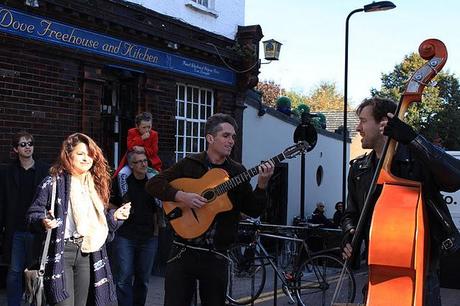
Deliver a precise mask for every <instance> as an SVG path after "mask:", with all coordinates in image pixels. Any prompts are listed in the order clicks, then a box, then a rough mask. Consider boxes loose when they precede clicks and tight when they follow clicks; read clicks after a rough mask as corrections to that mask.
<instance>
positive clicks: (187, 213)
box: [163, 168, 233, 239]
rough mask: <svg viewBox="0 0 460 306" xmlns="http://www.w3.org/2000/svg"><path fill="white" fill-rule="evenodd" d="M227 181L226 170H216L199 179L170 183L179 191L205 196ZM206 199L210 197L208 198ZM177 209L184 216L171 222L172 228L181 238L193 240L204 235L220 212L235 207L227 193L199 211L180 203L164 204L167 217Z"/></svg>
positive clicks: (182, 179) (209, 202) (178, 180)
mask: <svg viewBox="0 0 460 306" xmlns="http://www.w3.org/2000/svg"><path fill="white" fill-rule="evenodd" d="M227 180H229V176H228V174H227V172H226V171H225V170H223V169H220V168H214V169H211V170H209V171H208V172H206V174H205V175H203V176H202V177H201V178H199V179H193V178H180V179H176V180H174V181H172V182H170V184H171V186H173V187H174V188H176V189H178V190H182V191H184V192H193V193H197V194H199V195H202V196H204V193H205V192H206V191H208V190H210V189H213V188H214V187H216V186H217V185H219V184H221V183H224V182H225V181H227ZM206 198H208V197H207V196H206ZM176 208H178V209H180V210H181V211H182V215H181V216H180V217H178V218H175V219H172V220H170V223H171V226H172V227H173V229H174V231H175V232H176V233H177V234H178V235H179V236H180V237H182V238H184V239H192V238H196V237H199V236H200V235H202V234H204V232H206V230H207V229H208V228H209V227H210V226H211V224H212V222H213V221H214V217H215V216H216V215H217V214H218V213H220V212H224V211H229V210H231V209H232V208H233V205H232V203H231V202H230V199H229V198H228V196H227V193H224V194H221V195H219V196H216V197H215V198H213V199H211V200H209V201H208V203H207V204H206V205H204V206H203V207H201V208H198V209H195V208H194V209H191V208H189V207H185V206H184V205H183V204H182V203H180V202H166V201H165V202H163V209H164V211H165V213H166V215H168V214H169V213H170V212H171V211H173V210H174V209H176Z"/></svg>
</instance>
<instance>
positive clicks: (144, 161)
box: [132, 159, 149, 165]
mask: <svg viewBox="0 0 460 306" xmlns="http://www.w3.org/2000/svg"><path fill="white" fill-rule="evenodd" d="M148 162H149V161H148V160H147V159H143V160H138V161H133V162H132V163H133V164H135V165H137V164H138V163H148Z"/></svg>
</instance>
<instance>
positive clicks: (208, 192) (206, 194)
mask: <svg viewBox="0 0 460 306" xmlns="http://www.w3.org/2000/svg"><path fill="white" fill-rule="evenodd" d="M202 196H203V198H205V199H206V200H208V201H211V200H213V199H214V197H215V194H214V191H213V190H206V191H205V192H203V194H202Z"/></svg>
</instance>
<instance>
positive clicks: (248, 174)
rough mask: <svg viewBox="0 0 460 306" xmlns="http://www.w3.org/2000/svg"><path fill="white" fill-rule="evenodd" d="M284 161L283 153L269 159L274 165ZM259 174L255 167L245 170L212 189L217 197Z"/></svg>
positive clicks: (257, 167)
mask: <svg viewBox="0 0 460 306" xmlns="http://www.w3.org/2000/svg"><path fill="white" fill-rule="evenodd" d="M284 159H286V157H285V156H284V153H280V154H278V155H276V156H275V157H272V158H270V159H269V161H272V162H273V163H274V164H275V165H276V164H278V163H280V162H281V161H283V160H284ZM257 174H259V166H255V167H253V168H251V169H249V170H246V171H244V172H242V173H240V174H238V175H237V176H234V177H232V178H231V179H229V180H228V181H225V182H224V183H222V184H220V185H218V186H216V187H215V188H214V189H215V190H216V193H217V195H221V194H224V193H226V192H227V191H229V190H231V189H233V188H235V187H236V186H238V185H240V184H241V183H244V182H247V181H249V180H250V179H251V178H253V177H254V176H256V175H257Z"/></svg>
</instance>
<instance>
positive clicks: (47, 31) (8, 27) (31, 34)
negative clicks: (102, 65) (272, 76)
mask: <svg viewBox="0 0 460 306" xmlns="http://www.w3.org/2000/svg"><path fill="white" fill-rule="evenodd" d="M0 31H2V32H6V33H9V34H13V35H18V36H21V37H25V38H29V39H33V40H40V41H44V42H47V43H52V44H57V45H60V46H65V47H68V48H73V49H80V50H83V51H86V52H90V53H97V54H99V55H103V56H109V57H113V58H117V59H120V60H124V61H130V62H135V63H138V64H142V65H146V66H150V67H154V68H158V69H162V70H167V71H172V72H176V73H182V74H187V75H191V76H195V77H198V78H202V79H206V80H210V81H215V82H219V83H224V84H227V85H234V84H235V73H234V72H233V71H231V70H229V69H226V68H222V67H218V66H214V65H210V64H206V63H203V62H200V61H196V60H192V59H189V58H185V57H181V56H177V55H174V54H169V53H167V52H163V51H159V50H155V49H152V48H149V47H146V46H142V45H138V44H135V43H133V42H129V41H125V40H120V39H117V38H114V37H110V36H106V35H102V34H98V33H96V32H92V31H87V30H84V29H80V28H77V27H73V26H70V25H67V24H63V23H59V22H56V21H53V20H50V19H46V18H41V17H37V16H33V15H28V14H25V13H22V12H18V11H16V10H13V9H10V8H7V7H5V6H2V5H0Z"/></svg>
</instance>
